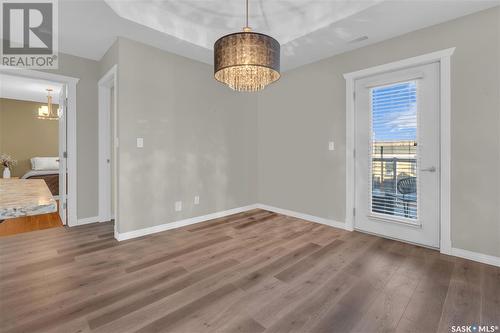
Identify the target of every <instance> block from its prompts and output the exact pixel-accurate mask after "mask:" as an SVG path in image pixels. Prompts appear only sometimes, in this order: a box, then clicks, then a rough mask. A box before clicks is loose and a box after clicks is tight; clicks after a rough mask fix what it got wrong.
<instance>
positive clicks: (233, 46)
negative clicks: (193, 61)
mask: <svg viewBox="0 0 500 333" xmlns="http://www.w3.org/2000/svg"><path fill="white" fill-rule="evenodd" d="M214 76H215V79H216V80H217V81H219V82H222V83H224V84H226V85H227V86H229V87H230V88H231V89H233V90H236V91H258V90H262V89H264V88H265V87H266V86H267V85H268V84H270V83H273V82H274V81H276V80H278V79H279V78H280V43H278V41H277V40H276V39H274V38H272V37H270V36H268V35H264V34H261V33H256V32H252V29H251V28H250V27H249V26H248V0H246V26H245V27H244V28H243V31H242V32H236V33H232V34H229V35H226V36H224V37H221V38H219V39H218V40H217V41H216V42H215V44H214Z"/></svg>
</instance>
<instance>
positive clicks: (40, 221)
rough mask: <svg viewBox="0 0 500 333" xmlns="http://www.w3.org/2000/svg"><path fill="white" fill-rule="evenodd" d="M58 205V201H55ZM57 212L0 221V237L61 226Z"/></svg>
mask: <svg viewBox="0 0 500 333" xmlns="http://www.w3.org/2000/svg"><path fill="white" fill-rule="evenodd" d="M57 204H58V205H59V201H58V203H57ZM62 226H63V224H62V221H61V218H60V217H59V212H55V213H49V214H40V215H33V216H23V217H18V218H15V219H8V220H5V221H4V222H2V223H0V237H3V236H11V235H17V234H22V233H25V232H31V231H36V230H45V229H50V228H58V227H62Z"/></svg>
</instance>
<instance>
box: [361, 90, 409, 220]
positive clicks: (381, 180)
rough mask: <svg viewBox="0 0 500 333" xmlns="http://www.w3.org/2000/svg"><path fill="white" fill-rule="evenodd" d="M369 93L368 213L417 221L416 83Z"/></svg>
mask: <svg viewBox="0 0 500 333" xmlns="http://www.w3.org/2000/svg"><path fill="white" fill-rule="evenodd" d="M370 92H371V118H372V119H371V130H372V142H371V145H370V147H371V151H370V154H371V168H370V179H371V191H372V193H371V211H372V214H382V215H385V216H390V217H392V218H398V219H401V220H403V221H405V220H407V219H410V220H416V219H417V211H418V209H417V207H418V202H417V183H418V182H417V109H418V107H417V106H418V105H417V97H418V96H417V82H416V81H408V82H401V83H396V84H392V85H385V86H380V87H372V88H371V89H370Z"/></svg>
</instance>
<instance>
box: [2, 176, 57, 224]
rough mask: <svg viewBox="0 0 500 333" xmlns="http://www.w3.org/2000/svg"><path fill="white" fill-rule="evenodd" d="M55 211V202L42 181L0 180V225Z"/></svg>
mask: <svg viewBox="0 0 500 333" xmlns="http://www.w3.org/2000/svg"><path fill="white" fill-rule="evenodd" d="M56 211H57V202H56V200H55V199H54V197H53V196H52V193H50V190H49V188H48V187H47V184H46V183H45V181H44V180H43V179H12V178H9V179H0V223H1V222H3V221H4V220H6V219H13V218H16V217H21V216H31V215H40V214H48V213H53V212H56Z"/></svg>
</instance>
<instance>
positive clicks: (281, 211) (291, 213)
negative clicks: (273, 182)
mask: <svg viewBox="0 0 500 333" xmlns="http://www.w3.org/2000/svg"><path fill="white" fill-rule="evenodd" d="M257 208H260V209H265V210H269V211H272V212H275V213H278V214H283V215H288V216H291V217H296V218H298V219H302V220H307V221H311V222H316V223H320V224H325V225H328V226H330V227H334V228H339V229H344V230H348V231H352V229H349V227H348V226H347V225H346V224H345V223H343V222H339V221H335V220H330V219H325V218H323V217H318V216H314V215H309V214H304V213H299V212H294V211H292V210H288V209H283V208H278V207H273V206H268V205H264V204H257Z"/></svg>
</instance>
